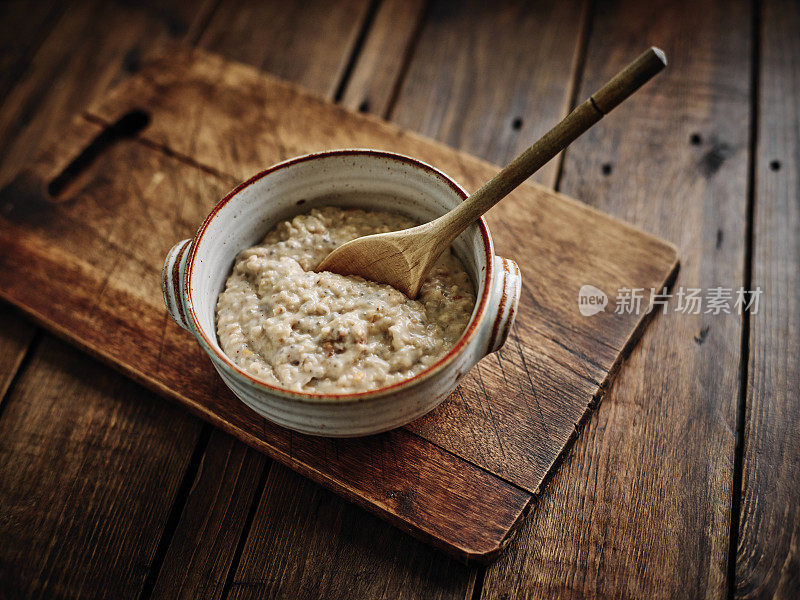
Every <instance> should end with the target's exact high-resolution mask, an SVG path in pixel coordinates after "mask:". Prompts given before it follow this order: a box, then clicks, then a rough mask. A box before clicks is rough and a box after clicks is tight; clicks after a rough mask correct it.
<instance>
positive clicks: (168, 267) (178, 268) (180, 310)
mask: <svg viewBox="0 0 800 600" xmlns="http://www.w3.org/2000/svg"><path fill="white" fill-rule="evenodd" d="M191 243H192V240H183V241H182V242H178V243H177V244H175V245H174V246H173V247H172V248H171V249H170V251H169V252H168V253H167V258H165V259H164V267H163V268H162V269H161V292H162V293H163V294H164V304H165V306H166V307H167V312H168V313H169V316H170V317H172V320H173V321H175V322H176V323H177V324H178V325H180V326H181V327H183V328H184V329H185V330H187V331H191V329H189V321H188V320H187V318H186V309H185V307H184V305H183V300H182V299H181V295H182V294H181V282H182V281H183V277H184V274H185V272H186V258H187V257H188V256H189V252H187V251H188V250H189V246H190V245H191Z"/></svg>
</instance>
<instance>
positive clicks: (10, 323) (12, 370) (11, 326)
mask: <svg viewBox="0 0 800 600" xmlns="http://www.w3.org/2000/svg"><path fill="white" fill-rule="evenodd" d="M34 332H35V328H34V326H33V324H32V323H30V322H29V321H28V320H27V319H26V318H25V317H23V316H22V315H21V314H20V313H19V311H17V310H16V309H15V308H13V307H12V306H9V305H7V304H5V303H2V304H0V410H2V403H3V400H4V398H5V395H6V392H7V391H8V388H9V386H10V385H11V381H12V380H13V379H14V376H15V375H16V374H17V369H19V366H20V364H21V363H22V359H23V357H24V356H25V353H26V352H27V351H28V346H29V345H30V343H31V341H32V340H33V334H34Z"/></svg>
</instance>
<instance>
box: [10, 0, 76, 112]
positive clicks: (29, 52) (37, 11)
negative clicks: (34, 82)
mask: <svg viewBox="0 0 800 600" xmlns="http://www.w3.org/2000/svg"><path fill="white" fill-rule="evenodd" d="M64 8H65V3H64V2H30V0H9V1H7V2H3V3H2V5H0V98H5V97H7V96H8V93H9V92H10V91H11V89H12V88H13V87H14V85H15V84H16V83H17V82H18V81H19V79H20V78H21V77H23V76H24V74H25V73H27V72H28V71H29V69H30V67H31V59H32V57H33V54H34V53H35V51H36V48H38V46H39V44H40V43H41V40H42V39H43V38H45V37H46V36H47V34H48V33H49V31H50V29H51V28H52V27H53V24H54V22H55V21H57V19H58V16H59V15H60V14H61V12H62V11H63V9H64Z"/></svg>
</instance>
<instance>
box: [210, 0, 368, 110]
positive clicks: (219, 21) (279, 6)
mask: <svg viewBox="0 0 800 600" xmlns="http://www.w3.org/2000/svg"><path fill="white" fill-rule="evenodd" d="M368 9H369V0H340V1H337V2H330V1H328V0H311V1H289V2H261V1H260V0H226V1H225V2H222V4H220V6H219V8H218V9H217V11H216V12H215V13H214V17H213V19H212V22H211V23H210V24H209V27H208V28H207V29H206V31H205V32H204V34H203V36H202V37H201V38H200V42H199V46H200V47H201V48H204V49H207V50H213V51H214V52H219V53H221V54H223V55H224V56H225V57H226V58H230V59H232V60H238V61H239V62H244V63H248V64H251V65H253V66H256V67H258V68H260V69H261V70H263V71H266V72H268V73H272V74H273V75H276V76H278V77H281V78H284V79H288V80H290V81H292V82H294V83H297V84H299V85H301V86H303V87H304V88H306V89H308V90H310V91H312V92H316V93H317V94H320V95H322V96H324V97H326V98H332V97H333V95H334V92H335V90H336V87H337V86H338V84H339V82H340V81H341V79H342V76H343V75H344V72H345V69H346V68H347V64H348V62H349V60H350V56H351V54H352V52H353V50H354V46H355V43H356V40H357V39H358V35H359V31H360V29H361V25H362V24H363V22H364V19H365V18H366V16H367V11H368Z"/></svg>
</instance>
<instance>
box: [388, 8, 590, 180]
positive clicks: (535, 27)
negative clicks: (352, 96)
mask: <svg viewBox="0 0 800 600" xmlns="http://www.w3.org/2000/svg"><path fill="white" fill-rule="evenodd" d="M584 4H585V3H584V2H583V1H582V0H569V1H566V2H565V1H560V0H546V1H540V2H526V1H522V0H520V1H513V2H502V3H486V2H481V1H480V0H470V1H468V2H461V1H456V0H435V1H434V2H432V3H431V7H430V9H429V10H428V17H427V19H426V21H425V25H424V27H423V30H422V34H421V37H420V41H419V44H418V45H417V48H416V49H415V52H414V56H413V60H412V61H411V64H410V66H409V70H408V75H407V77H406V78H405V80H404V81H403V85H402V88H401V90H400V96H399V98H398V101H397V105H396V107H395V108H394V110H393V111H392V114H391V119H392V121H393V122H395V123H397V124H399V125H401V126H402V127H405V128H407V129H411V130H414V131H418V132H420V133H423V134H425V135H427V136H429V137H432V138H435V139H437V140H439V141H442V142H444V143H446V144H448V145H450V146H453V147H454V148H458V149H459V150H464V151H466V152H469V153H471V154H475V155H477V156H480V157H482V158H486V159H488V160H491V161H492V162H495V163H498V164H506V163H507V162H509V161H510V160H511V159H512V158H514V156H516V155H517V154H519V153H520V152H521V151H522V150H523V149H524V148H527V147H528V146H529V145H530V144H532V143H533V142H534V141H535V140H536V139H538V138H539V137H540V136H541V135H542V134H544V133H545V132H546V131H547V130H548V129H549V128H550V127H552V126H553V125H555V123H557V122H558V120H559V119H561V118H562V117H563V116H564V115H566V113H567V111H568V108H569V103H570V96H571V91H572V90H571V84H572V74H573V72H574V70H575V66H576V59H577V53H578V51H579V49H580V43H579V42H580V35H581V32H582V21H583V19H584V13H585V11H586V7H585V6H584ZM556 173H557V161H552V162H551V163H550V164H549V165H547V166H545V167H544V168H543V169H542V170H540V171H539V172H538V173H537V174H536V175H534V176H533V179H534V180H535V181H538V182H540V183H543V184H545V185H548V186H552V185H554V184H555V178H556Z"/></svg>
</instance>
